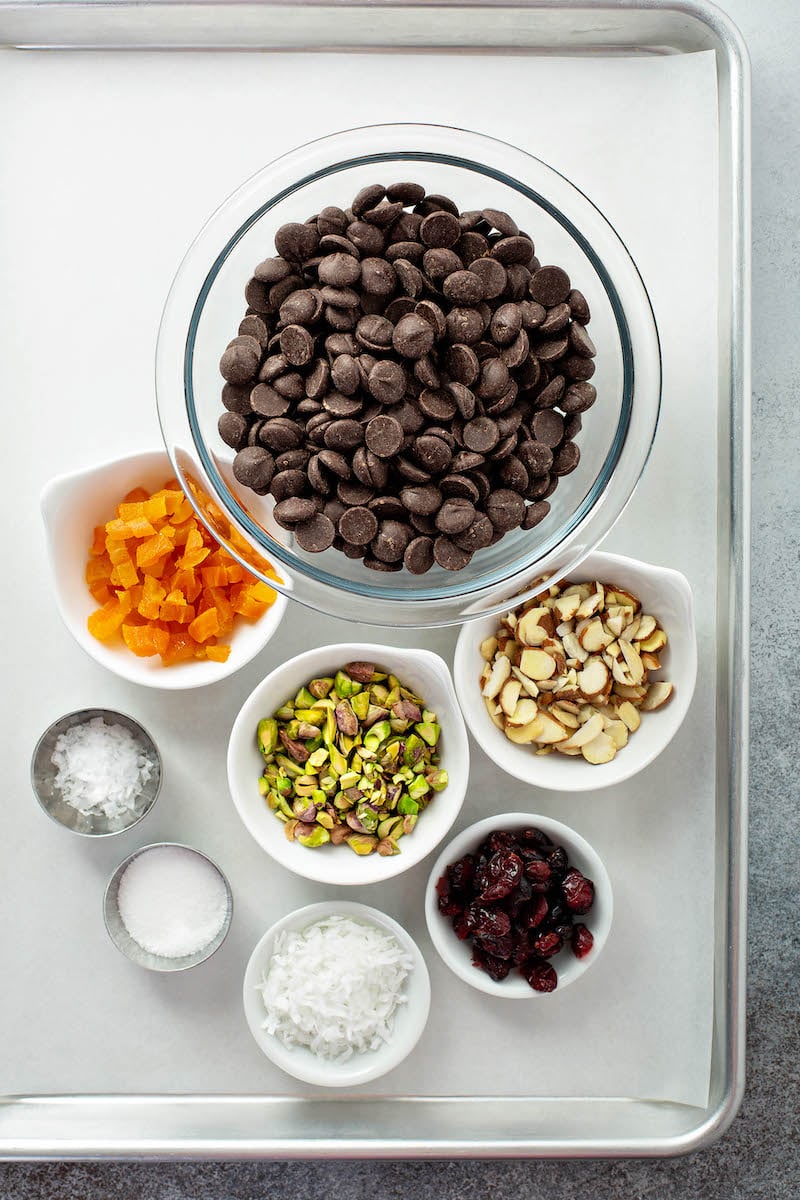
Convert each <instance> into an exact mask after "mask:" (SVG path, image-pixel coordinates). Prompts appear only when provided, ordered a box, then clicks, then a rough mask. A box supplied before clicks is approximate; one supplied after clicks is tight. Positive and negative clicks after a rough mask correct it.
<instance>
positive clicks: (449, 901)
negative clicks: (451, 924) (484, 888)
mask: <svg viewBox="0 0 800 1200" xmlns="http://www.w3.org/2000/svg"><path fill="white" fill-rule="evenodd" d="M437 904H438V905H439V912H440V913H441V914H442V916H445V917H460V916H461V914H462V913H463V911H464V905H463V904H461V903H460V902H459V901H458V900H455V899H454V898H453V897H452V896H440V897H439V899H438V901H437Z"/></svg>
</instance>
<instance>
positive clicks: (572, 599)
mask: <svg viewBox="0 0 800 1200" xmlns="http://www.w3.org/2000/svg"><path fill="white" fill-rule="evenodd" d="M581 600H582V596H581V594H580V592H579V591H577V590H576V591H574V592H565V593H564V594H563V596H559V597H558V599H557V600H556V602H555V604H554V605H553V609H554V611H555V612H556V613H558V619H559V621H571V620H572V618H573V617H574V616H575V613H576V612H577V611H578V609H579V608H580V606H581Z"/></svg>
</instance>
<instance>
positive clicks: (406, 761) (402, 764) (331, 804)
mask: <svg viewBox="0 0 800 1200" xmlns="http://www.w3.org/2000/svg"><path fill="white" fill-rule="evenodd" d="M440 733H441V730H440V726H439V723H438V721H437V719H436V713H434V712H433V711H431V710H430V709H427V708H425V705H424V701H423V700H422V698H421V697H419V696H417V695H416V693H415V692H413V691H412V690H411V689H410V688H407V687H404V686H403V684H402V682H401V681H400V680H399V679H398V678H397V676H395V675H387V674H386V673H385V672H383V671H381V670H380V669H378V668H377V667H376V666H375V664H373V663H368V662H353V663H348V664H347V665H346V666H345V667H343V668H342V669H341V670H339V671H337V672H336V674H335V676H334V677H331V676H320V677H318V678H316V679H312V680H310V681H309V682H308V683H307V684H306V685H304V686H303V687H301V688H300V689H299V691H298V692H297V695H296V696H295V698H294V699H293V700H287V701H286V703H285V704H283V705H282V706H281V707H280V708H279V709H278V711H277V712H276V713H274V714H273V715H272V716H271V717H265V718H264V719H263V720H261V721H259V722H258V726H257V730H256V736H257V742H258V746H259V750H260V751H261V753H262V755H263V758H264V769H263V772H262V775H261V777H260V779H259V782H258V789H259V794H260V795H261V796H263V797H264V798H265V801H266V804H267V806H268V807H269V808H270V809H271V810H272V811H274V813H275V815H276V817H277V818H278V819H279V820H280V821H282V822H283V824H284V831H285V833H286V835H287V837H288V838H289V839H290V840H294V841H297V842H299V843H300V844H302V845H304V846H309V847H314V846H320V845H324V844H326V843H327V842H331V843H332V844H333V845H341V844H342V843H343V842H345V841H346V842H347V844H348V845H349V846H351V847H352V849H353V852H354V853H355V854H358V855H366V854H372V853H374V851H375V850H376V849H377V850H378V852H379V853H380V854H381V855H393V854H398V853H399V852H400V850H399V845H398V842H399V839H400V838H401V837H403V836H405V835H407V834H409V833H411V831H412V830H413V828H414V826H415V825H416V822H417V820H418V818H419V816H420V815H421V813H422V812H423V811H424V809H425V808H426V807H427V805H428V804H429V803H430V802H431V801H432V800H433V798H434V796H435V794H436V792H439V791H441V790H442V789H443V788H444V787H446V786H447V772H446V771H445V770H444V769H443V768H441V767H440V765H439V755H438V752H437V746H438V742H439V738H440ZM350 812H352V814H353V815H352V816H351V817H350V818H349V819H350V822H351V824H350V825H348V824H347V817H348V814H349V813H350ZM353 825H355V826H356V828H355V829H353V828H352V826H353Z"/></svg>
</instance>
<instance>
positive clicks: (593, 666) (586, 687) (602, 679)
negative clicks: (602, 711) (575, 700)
mask: <svg viewBox="0 0 800 1200" xmlns="http://www.w3.org/2000/svg"><path fill="white" fill-rule="evenodd" d="M607 684H608V667H607V666H606V664H605V663H604V662H603V660H602V659H601V658H591V659H589V661H588V662H587V664H586V666H585V667H584V668H583V670H582V671H579V672H578V687H579V688H580V690H581V693H582V694H583V695H584V696H585V697H586V698H587V700H590V699H591V698H592V696H599V695H600V693H601V692H603V691H605V688H606V685H607Z"/></svg>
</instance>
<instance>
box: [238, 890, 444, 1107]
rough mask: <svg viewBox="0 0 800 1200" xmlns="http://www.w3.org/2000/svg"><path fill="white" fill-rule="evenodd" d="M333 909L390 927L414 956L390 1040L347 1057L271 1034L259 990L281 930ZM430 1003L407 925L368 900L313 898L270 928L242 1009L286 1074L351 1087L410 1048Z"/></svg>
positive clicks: (249, 974) (252, 965)
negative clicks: (328, 1056)
mask: <svg viewBox="0 0 800 1200" xmlns="http://www.w3.org/2000/svg"><path fill="white" fill-rule="evenodd" d="M334 913H336V914H340V915H341V916H347V917H352V918H353V920H357V921H363V922H364V923H365V924H369V925H377V926H378V928H380V929H385V930H387V932H389V933H391V934H392V935H393V936H394V937H395V938H396V939H397V941H398V942H399V943H400V945H401V946H402V948H403V949H404V950H405V951H407V952H408V954H410V955H411V957H412V959H413V960H414V966H413V969H412V971H411V973H410V974H409V976H408V978H407V979H406V982H405V996H406V1001H405V1003H403V1004H400V1005H398V1007H397V1010H396V1012H395V1016H394V1027H393V1031H392V1036H391V1040H390V1041H388V1042H386V1043H384V1044H383V1045H382V1046H381V1047H380V1049H378V1050H371V1051H368V1052H367V1053H365V1054H354V1055H353V1056H352V1058H350V1059H348V1061H347V1062H344V1063H338V1062H334V1061H331V1060H329V1059H325V1058H319V1057H318V1056H317V1055H316V1054H314V1053H313V1052H312V1051H311V1050H309V1049H307V1047H305V1046H292V1047H288V1046H285V1045H284V1044H283V1042H281V1041H280V1040H279V1039H278V1038H277V1037H275V1036H274V1035H273V1034H270V1033H267V1031H266V1030H265V1029H264V1028H263V1025H264V1020H265V1017H266V1012H265V1009H264V1003H263V1000H262V997H261V992H260V991H259V990H258V985H259V984H260V983H261V981H262V978H263V976H264V973H265V971H266V969H267V966H268V965H269V961H270V958H271V956H272V950H273V947H274V945H275V939H276V937H277V936H278V934H280V933H282V932H283V931H284V930H285V929H288V930H301V929H305V928H307V927H308V926H309V925H312V924H313V923H314V922H315V921H318V920H320V919H321V918H322V917H328V916H331V915H332V914H334ZM430 1003H431V985H430V979H429V978H428V968H427V967H426V966H425V959H424V958H423V957H422V954H421V953H420V950H419V948H418V946H417V944H416V943H415V942H414V941H413V940H412V938H411V937H410V936H409V935H408V934H407V933H406V931H405V929H403V927H402V926H401V925H398V924H397V922H396V921H393V920H392V918H391V917H388V916H387V915H386V914H385V913H382V912H379V910H378V909H377V908H370V907H368V906H367V905H366V904H353V903H352V902H351V901H347V900H328V901H324V902H323V903H321V904H309V905H308V906H307V907H306V908H301V909H299V910H298V911H297V912H293V913H290V914H289V915H288V916H287V917H283V918H282V919H281V920H280V921H277V922H276V923H275V924H274V925H273V926H272V928H271V929H268V930H267V932H266V933H265V934H264V936H263V937H262V938H261V941H260V942H259V943H258V945H257V946H256V948H255V950H254V951H253V953H252V954H251V956H250V961H249V962H248V964H247V970H246V971H245V976H244V1013H245V1017H246V1018H247V1024H248V1025H249V1026H250V1032H251V1033H252V1035H253V1037H254V1038H255V1040H256V1042H257V1043H258V1047H259V1049H260V1050H261V1051H262V1052H263V1053H264V1054H266V1056H267V1058H269V1059H270V1060H271V1061H272V1062H274V1063H275V1065H276V1066H277V1067H280V1069H281V1070H282V1071H285V1072H286V1073H287V1075H293V1076H294V1078H295V1079H301V1080H303V1082H304V1083H314V1084H318V1085H319V1086H320V1087H338V1088H349V1087H353V1086H355V1085H357V1084H359V1083H369V1082H370V1080H372V1079H377V1078H378V1077H379V1076H380V1075H385V1074H386V1072H387V1071H391V1070H392V1068H393V1067H396V1066H397V1065H398V1063H401V1062H402V1061H403V1059H404V1058H406V1057H407V1056H408V1055H409V1054H410V1053H411V1051H412V1050H413V1049H414V1047H415V1046H416V1044H417V1042H418V1041H419V1039H420V1037H421V1035H422V1031H423V1029H424V1028H425V1023H426V1021H427V1020H428V1012H429V1009H430Z"/></svg>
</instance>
